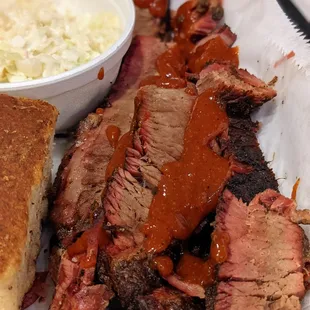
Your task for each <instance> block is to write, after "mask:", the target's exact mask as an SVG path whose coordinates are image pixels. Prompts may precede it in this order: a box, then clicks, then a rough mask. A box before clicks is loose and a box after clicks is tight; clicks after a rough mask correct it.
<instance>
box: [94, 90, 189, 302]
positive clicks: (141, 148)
mask: <svg viewBox="0 0 310 310" xmlns="http://www.w3.org/2000/svg"><path fill="white" fill-rule="evenodd" d="M138 98H139V100H138V105H137V113H136V120H135V121H136V128H135V133H134V135H135V146H136V148H135V149H129V150H128V152H127V158H132V159H136V160H137V163H138V164H136V166H135V171H136V174H141V178H142V177H144V176H142V173H143V172H141V171H140V168H141V166H143V165H144V164H148V165H149V166H151V167H153V169H154V171H156V173H157V175H159V179H160V176H161V172H160V170H159V169H160V168H161V166H162V165H164V164H165V163H167V162H170V161H175V160H177V159H179V157H180V156H181V153H182V151H183V138H184V131H185V127H186V125H187V122H188V119H189V117H190V111H191V108H192V104H193V97H192V96H189V95H187V94H186V93H185V92H184V89H179V90H175V89H164V88H157V87H156V86H145V87H143V88H141V89H140V91H139V94H138ZM172 138H173V139H172ZM163 141H164V142H165V143H163ZM133 156H135V157H133ZM154 163H156V164H154ZM132 167H133V164H131V166H129V165H128V162H127V161H126V165H125V168H126V169H118V171H117V172H116V173H115V174H114V175H113V177H112V180H111V181H110V183H109V186H108V187H107V191H106V194H105V197H104V200H103V205H104V210H105V218H106V221H107V228H108V229H109V228H110V229H111V231H112V232H113V241H112V244H111V245H110V246H109V247H108V248H107V249H106V251H105V253H104V254H101V256H102V257H105V259H100V260H99V261H98V273H99V278H100V279H101V280H103V281H104V282H105V283H107V282H108V283H111V286H112V287H113V288H114V290H115V291H116V292H117V294H118V296H119V297H120V299H121V300H122V302H123V305H125V306H129V305H131V304H133V303H134V300H135V299H136V298H137V297H138V296H140V295H145V294H148V293H150V292H151V291H152V290H153V289H154V287H157V286H158V285H159V283H160V277H159V276H158V274H157V273H156V272H155V271H154V270H153V269H152V268H151V264H150V260H151V259H152V257H149V256H148V255H147V253H146V252H145V251H144V249H143V247H142V243H143V240H144V235H143V234H142V233H141V232H140V228H141V226H142V225H143V224H144V223H145V222H146V220H147V217H148V211H149V207H150V205H151V202H152V199H153V193H152V191H151V189H149V188H148V187H145V184H144V182H140V183H139V182H138V181H137V179H136V178H134V177H133V176H132V175H133V174H134V171H133V168H132ZM142 171H143V170H142ZM145 179H147V177H146V178H145ZM149 183H152V182H151V181H150V180H149ZM141 184H142V185H141ZM102 262H108V263H104V264H103V265H104V266H101V264H102Z"/></svg>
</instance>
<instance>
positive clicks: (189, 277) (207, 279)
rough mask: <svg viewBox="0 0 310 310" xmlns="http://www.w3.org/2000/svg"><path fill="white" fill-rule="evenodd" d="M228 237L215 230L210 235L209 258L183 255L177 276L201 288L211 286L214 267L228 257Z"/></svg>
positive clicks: (213, 279)
mask: <svg viewBox="0 0 310 310" xmlns="http://www.w3.org/2000/svg"><path fill="white" fill-rule="evenodd" d="M229 240H230V238H229V235H228V234H227V233H225V232H220V231H217V230H215V231H214V232H213V234H212V243H211V251H210V258H209V259H208V260H206V261H204V260H203V259H201V258H198V257H195V256H192V255H190V254H188V253H186V254H184V255H183V256H182V258H181V260H180V262H179V264H178V266H177V274H178V275H179V276H180V277H181V278H182V280H184V281H186V282H188V283H192V284H197V285H201V286H204V287H205V286H209V285H212V284H213V283H214V281H215V273H216V265H217V264H221V263H223V262H225V261H226V259H227V256H228V245H229Z"/></svg>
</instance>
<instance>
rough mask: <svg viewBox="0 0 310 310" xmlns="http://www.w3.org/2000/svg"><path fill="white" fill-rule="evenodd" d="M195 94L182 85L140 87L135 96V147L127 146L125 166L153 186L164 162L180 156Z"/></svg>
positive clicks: (158, 179) (174, 159)
mask: <svg viewBox="0 0 310 310" xmlns="http://www.w3.org/2000/svg"><path fill="white" fill-rule="evenodd" d="M194 99H195V97H194V96H190V95H188V94H186V93H185V91H184V89H163V88H158V87H156V86H153V85H152V86H145V87H142V88H141V89H140V90H139V92H138V94H137V98H136V103H137V106H138V108H137V119H136V124H137V128H136V131H135V137H134V147H135V150H129V151H128V154H127V155H128V156H127V158H126V165H125V167H126V169H127V170H128V171H130V172H131V173H132V174H133V175H135V176H136V177H139V176H141V177H142V178H143V179H144V180H145V181H146V182H147V184H148V185H149V186H150V187H156V186H157V185H158V182H159V181H160V178H161V172H160V170H161V168H162V166H163V165H164V164H166V163H169V162H173V161H176V160H179V159H180V157H181V154H182V152H183V142H184V141H183V140H184V132H185V128H186V126H187V123H188V120H189V118H190V115H191V109H192V106H193V102H194Z"/></svg>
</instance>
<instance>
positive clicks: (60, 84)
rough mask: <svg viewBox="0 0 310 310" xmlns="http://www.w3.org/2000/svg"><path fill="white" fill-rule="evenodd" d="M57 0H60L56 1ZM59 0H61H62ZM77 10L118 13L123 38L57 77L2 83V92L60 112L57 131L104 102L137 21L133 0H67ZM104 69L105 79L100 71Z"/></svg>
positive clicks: (72, 123) (65, 127)
mask: <svg viewBox="0 0 310 310" xmlns="http://www.w3.org/2000/svg"><path fill="white" fill-rule="evenodd" d="M55 1H57V0H55ZM58 1H59V0H58ZM66 1H69V3H70V5H71V6H70V7H71V9H72V10H73V11H77V12H79V11H83V12H90V13H92V12H98V11H101V10H106V11H110V12H113V13H116V14H117V15H118V16H119V17H120V19H121V22H122V26H123V32H122V35H121V37H120V38H119V40H117V41H116V42H115V44H114V45H113V46H111V48H109V49H108V50H107V51H106V52H105V53H103V54H102V55H100V56H98V57H96V58H95V59H94V60H92V61H90V62H88V63H86V64H84V65H81V66H79V67H77V68H75V69H73V70H70V71H67V72H64V73H61V74H59V75H56V76H52V77H48V78H42V79H37V80H33V81H27V82H19V83H0V93H6V94H8V95H11V96H18V97H28V98H32V99H43V100H46V101H48V102H49V103H51V104H53V105H54V106H55V107H56V108H57V109H58V110H59V112H60V115H59V118H58V123H57V128H56V130H57V132H61V131H64V130H66V129H68V128H70V127H72V126H74V125H75V124H76V123H77V122H78V121H79V120H81V119H82V118H83V117H85V116H86V115H87V114H88V113H89V112H91V111H93V110H94V109H95V107H96V106H97V105H98V104H99V103H100V101H102V100H103V99H104V97H105V95H106V94H107V93H108V91H109V89H110V87H111V85H112V84H113V83H114V81H115V79H116V77H117V74H118V71H119V68H120V65H121V61H122V58H123V56H124V55H125V53H126V52H127V50H128V48H129V46H130V43H131V40H132V33H133V28H134V22H135V9H134V5H133V1H132V0H117V1H116V0H100V1H97V0H66ZM101 68H104V78H103V79H102V80H99V79H98V73H99V71H100V69H101Z"/></svg>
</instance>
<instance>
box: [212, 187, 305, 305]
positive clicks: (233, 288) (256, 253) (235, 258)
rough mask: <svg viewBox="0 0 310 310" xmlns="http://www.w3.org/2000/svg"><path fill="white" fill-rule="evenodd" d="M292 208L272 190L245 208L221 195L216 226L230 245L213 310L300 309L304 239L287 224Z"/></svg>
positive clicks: (228, 195)
mask: <svg viewBox="0 0 310 310" xmlns="http://www.w3.org/2000/svg"><path fill="white" fill-rule="evenodd" d="M295 209H296V204H295V202H294V201H293V200H291V199H288V198H285V197H283V196H282V195H280V194H279V193H278V192H275V191H273V190H267V191H265V192H263V193H261V194H259V195H257V196H256V197H255V198H254V199H253V200H252V201H251V202H250V203H249V205H246V204H244V203H243V202H242V201H241V200H238V199H237V198H236V197H235V196H234V195H233V194H232V193H231V192H230V191H228V190H226V191H225V192H224V194H223V198H222V201H221V203H220V204H219V206H218V210H217V216H216V227H217V229H219V230H220V231H225V232H226V233H228V234H229V236H230V243H229V249H228V253H229V254H228V258H227V261H226V262H225V263H223V264H222V265H221V266H220V268H219V272H218V278H219V280H220V284H219V285H218V288H217V294H218V295H217V297H216V303H215V309H245V308H248V307H250V309H300V303H299V298H302V297H303V296H304V294H305V287H304V282H303V273H302V269H303V256H302V255H303V240H304V235H303V231H302V228H301V227H300V226H298V225H297V224H295V223H294V222H292V220H291V215H292V214H294V212H295ZM281 305H286V308H285V307H284V308H281ZM288 305H291V306H290V307H288Z"/></svg>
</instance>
